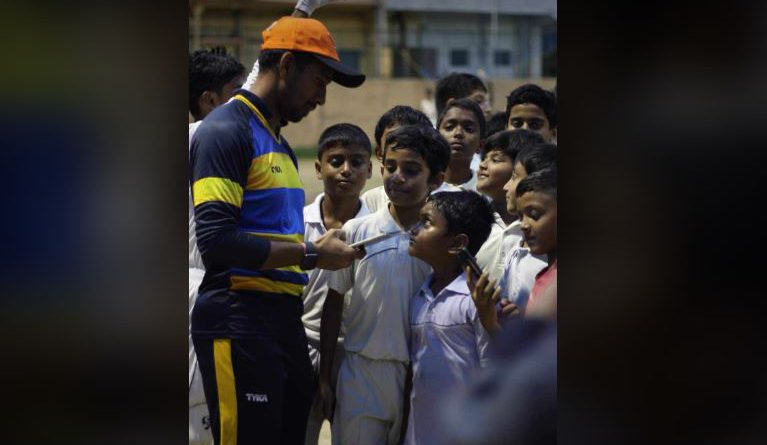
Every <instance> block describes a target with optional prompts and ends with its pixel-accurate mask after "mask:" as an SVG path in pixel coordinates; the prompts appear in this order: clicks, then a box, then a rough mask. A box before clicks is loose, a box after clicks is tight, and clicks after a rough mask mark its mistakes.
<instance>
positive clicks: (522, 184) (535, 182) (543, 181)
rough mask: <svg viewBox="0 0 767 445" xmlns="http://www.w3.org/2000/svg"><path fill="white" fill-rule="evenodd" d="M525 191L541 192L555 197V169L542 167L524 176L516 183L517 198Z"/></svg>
mask: <svg viewBox="0 0 767 445" xmlns="http://www.w3.org/2000/svg"><path fill="white" fill-rule="evenodd" d="M527 192H541V193H545V194H547V195H551V196H552V197H553V198H554V199H555V200H556V199H557V169H556V168H544V169H543V170H538V171H537V172H535V173H533V174H531V175H529V176H527V177H525V179H523V180H521V181H519V184H517V190H516V194H517V198H519V197H520V196H522V195H524V194H525V193H527Z"/></svg>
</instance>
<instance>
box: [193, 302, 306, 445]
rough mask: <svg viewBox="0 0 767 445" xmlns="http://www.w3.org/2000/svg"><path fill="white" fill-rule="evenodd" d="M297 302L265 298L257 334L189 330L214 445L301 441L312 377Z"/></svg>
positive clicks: (304, 432)
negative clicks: (209, 335)
mask: <svg viewBox="0 0 767 445" xmlns="http://www.w3.org/2000/svg"><path fill="white" fill-rule="evenodd" d="M269 300H272V299H269ZM297 303H298V304H297V305H296V302H295V301H286V302H285V303H284V304H282V303H281V302H277V303H275V301H273V300H272V301H269V302H267V304H266V305H265V307H264V310H268V311H270V313H269V316H268V317H267V318H268V319H269V323H268V324H269V326H265V327H263V331H264V332H262V333H258V334H257V335H256V336H255V337H250V336H249V338H213V339H211V338H202V337H199V336H195V335H193V336H192V340H193V342H194V347H195V350H196V352H197V358H198V362H199V364H200V374H201V376H202V381H203V387H204V390H205V398H206V399H207V404H208V409H209V411H210V420H211V431H212V434H213V439H214V442H215V444H216V445H235V444H236V445H250V444H253V445H256V444H258V445H262V444H263V445H271V444H275V445H277V444H285V445H293V444H295V445H302V444H303V443H304V438H305V435H306V422H307V419H308V417H309V410H310V408H311V404H312V398H313V397H314V391H315V387H316V381H315V379H314V375H313V373H312V366H311V362H310V360H309V353H308V349H307V341H306V334H305V332H304V327H303V324H302V323H301V314H302V312H303V309H302V305H301V302H300V300H299V301H298V302H297ZM296 308H297V309H296Z"/></svg>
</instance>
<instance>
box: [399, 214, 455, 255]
mask: <svg viewBox="0 0 767 445" xmlns="http://www.w3.org/2000/svg"><path fill="white" fill-rule="evenodd" d="M450 238H451V236H450V235H448V233H447V219H445V215H443V214H442V212H440V211H439V210H437V209H436V208H435V207H434V204H433V203H431V202H427V203H426V205H424V206H423V208H422V209H421V213H420V215H419V217H418V224H417V225H416V226H415V227H413V228H412V229H411V230H410V247H409V248H408V253H409V254H410V256H413V257H416V258H419V259H421V260H423V261H425V262H426V263H428V264H430V265H433V264H436V263H438V262H440V261H443V260H444V259H445V258H447V257H449V255H450V253H449V249H448V246H449V241H450Z"/></svg>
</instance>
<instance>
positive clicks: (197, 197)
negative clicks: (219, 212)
mask: <svg viewBox="0 0 767 445" xmlns="http://www.w3.org/2000/svg"><path fill="white" fill-rule="evenodd" d="M242 193H243V192H242V187H241V186H240V184H238V183H236V182H234V181H232V180H231V179H226V178H202V179H198V180H197V181H195V182H194V184H193V185H192V196H194V205H195V206H198V205H200V204H202V203H205V202H210V201H220V202H225V203H227V204H231V205H233V206H235V207H242Z"/></svg>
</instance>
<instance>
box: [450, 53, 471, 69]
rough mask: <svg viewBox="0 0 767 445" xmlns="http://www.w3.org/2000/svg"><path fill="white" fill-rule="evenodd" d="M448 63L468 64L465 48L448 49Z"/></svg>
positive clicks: (467, 54) (455, 64) (453, 64)
mask: <svg viewBox="0 0 767 445" xmlns="http://www.w3.org/2000/svg"><path fill="white" fill-rule="evenodd" d="M450 65H452V66H468V65H469V51H468V50H465V49H451V50H450Z"/></svg>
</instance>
